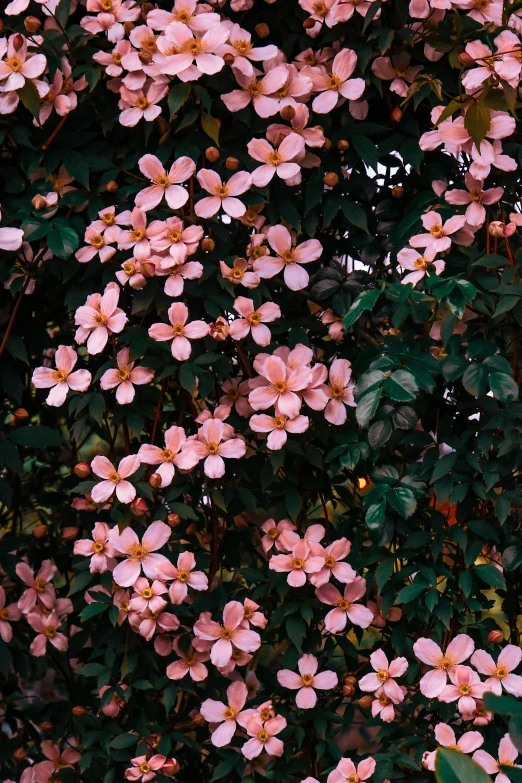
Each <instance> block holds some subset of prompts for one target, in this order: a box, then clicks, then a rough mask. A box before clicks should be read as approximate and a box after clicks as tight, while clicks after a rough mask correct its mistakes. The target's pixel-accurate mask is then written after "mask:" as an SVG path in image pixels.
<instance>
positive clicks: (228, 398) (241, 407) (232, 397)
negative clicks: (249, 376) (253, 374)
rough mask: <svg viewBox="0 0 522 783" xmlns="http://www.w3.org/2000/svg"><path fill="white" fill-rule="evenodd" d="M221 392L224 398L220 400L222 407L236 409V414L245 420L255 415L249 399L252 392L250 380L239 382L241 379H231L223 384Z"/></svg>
mask: <svg viewBox="0 0 522 783" xmlns="http://www.w3.org/2000/svg"><path fill="white" fill-rule="evenodd" d="M221 391H222V392H223V396H222V397H220V398H219V404H220V405H226V406H228V407H229V408H235V410H236V412H237V413H238V414H239V415H240V416H242V417H243V418H246V417H247V416H250V414H251V413H253V409H252V407H251V405H250V403H249V402H248V399H247V397H248V394H249V392H250V382H249V381H248V380H246V381H239V379H235V378H229V379H228V380H226V381H225V382H224V383H223V384H222V386H221Z"/></svg>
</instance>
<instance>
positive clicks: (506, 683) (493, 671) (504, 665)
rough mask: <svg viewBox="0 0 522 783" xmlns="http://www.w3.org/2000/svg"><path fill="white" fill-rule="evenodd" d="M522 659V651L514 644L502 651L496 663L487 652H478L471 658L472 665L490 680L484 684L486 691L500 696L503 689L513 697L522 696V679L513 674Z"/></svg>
mask: <svg viewBox="0 0 522 783" xmlns="http://www.w3.org/2000/svg"><path fill="white" fill-rule="evenodd" d="M521 659H522V650H521V649H520V647H517V646H516V645H514V644H508V645H506V646H505V647H504V649H503V650H502V651H501V653H500V655H499V656H498V659H497V662H496V663H495V662H494V660H493V658H492V657H491V655H490V654H489V653H488V652H486V651H485V650H476V652H474V653H473V655H472V656H471V665H472V666H474V667H475V669H476V670H477V671H478V672H480V673H481V674H486V675H487V677H488V679H487V680H486V682H485V683H484V685H485V690H486V691H491V692H492V693H495V694H496V695H497V696H500V695H501V693H502V688H504V690H505V691H507V693H512V694H513V696H522V677H520V675H518V674H511V672H512V671H513V669H516V668H517V666H518V665H519V663H520V660H521Z"/></svg>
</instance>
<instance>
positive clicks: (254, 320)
mask: <svg viewBox="0 0 522 783" xmlns="http://www.w3.org/2000/svg"><path fill="white" fill-rule="evenodd" d="M247 321H248V322H249V323H251V324H252V326H256V324H258V323H260V322H261V314H260V313H258V312H256V311H254V312H253V313H250V315H249V316H248V318H247Z"/></svg>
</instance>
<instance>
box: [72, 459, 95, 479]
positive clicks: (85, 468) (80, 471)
mask: <svg viewBox="0 0 522 783" xmlns="http://www.w3.org/2000/svg"><path fill="white" fill-rule="evenodd" d="M74 472H75V473H76V475H77V476H78V478H86V476H88V475H89V473H90V472H91V466H90V465H89V464H88V463H87V462H78V464H77V465H75V466H74Z"/></svg>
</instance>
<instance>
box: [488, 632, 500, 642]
mask: <svg viewBox="0 0 522 783" xmlns="http://www.w3.org/2000/svg"><path fill="white" fill-rule="evenodd" d="M503 641H504V634H503V633H502V631H490V632H489V633H488V642H489V643H490V644H502V642H503Z"/></svg>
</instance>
